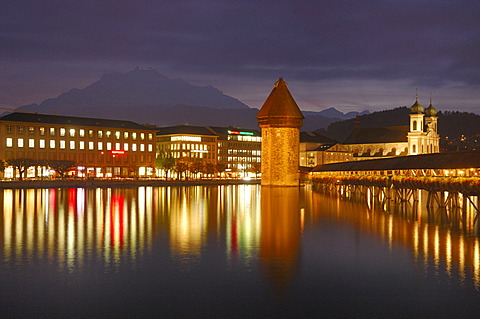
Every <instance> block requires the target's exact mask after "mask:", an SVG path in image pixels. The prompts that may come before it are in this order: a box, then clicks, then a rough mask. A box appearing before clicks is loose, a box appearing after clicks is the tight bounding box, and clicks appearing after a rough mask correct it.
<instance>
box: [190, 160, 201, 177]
mask: <svg viewBox="0 0 480 319" xmlns="http://www.w3.org/2000/svg"><path fill="white" fill-rule="evenodd" d="M188 169H189V171H190V172H191V173H192V174H193V175H194V176H195V178H197V179H198V173H201V172H203V171H204V170H205V164H204V163H203V162H201V161H194V162H190V165H189V166H188Z"/></svg>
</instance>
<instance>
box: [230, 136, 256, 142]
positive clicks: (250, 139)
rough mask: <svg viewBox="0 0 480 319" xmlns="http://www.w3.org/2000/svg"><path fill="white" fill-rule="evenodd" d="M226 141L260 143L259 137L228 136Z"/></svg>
mask: <svg viewBox="0 0 480 319" xmlns="http://www.w3.org/2000/svg"><path fill="white" fill-rule="evenodd" d="M228 140H229V141H230V140H231V141H242V142H261V141H262V137H261V136H248V135H245V136H244V135H229V136H228Z"/></svg>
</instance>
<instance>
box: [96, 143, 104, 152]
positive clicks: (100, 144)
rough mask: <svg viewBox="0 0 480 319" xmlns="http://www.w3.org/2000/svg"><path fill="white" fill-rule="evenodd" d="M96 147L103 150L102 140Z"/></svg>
mask: <svg viewBox="0 0 480 319" xmlns="http://www.w3.org/2000/svg"><path fill="white" fill-rule="evenodd" d="M97 147H98V150H99V151H101V150H103V142H98V144H97Z"/></svg>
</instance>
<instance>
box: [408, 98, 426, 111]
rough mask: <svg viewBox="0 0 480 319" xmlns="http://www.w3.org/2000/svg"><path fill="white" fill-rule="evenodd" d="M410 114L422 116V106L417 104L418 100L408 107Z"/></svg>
mask: <svg viewBox="0 0 480 319" xmlns="http://www.w3.org/2000/svg"><path fill="white" fill-rule="evenodd" d="M410 113H411V114H422V113H423V106H422V105H420V103H418V100H417V99H415V103H413V105H412V106H411V107H410Z"/></svg>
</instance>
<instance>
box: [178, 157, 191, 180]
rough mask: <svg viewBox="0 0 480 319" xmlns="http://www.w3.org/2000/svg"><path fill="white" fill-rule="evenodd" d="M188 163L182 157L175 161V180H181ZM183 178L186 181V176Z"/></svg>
mask: <svg viewBox="0 0 480 319" xmlns="http://www.w3.org/2000/svg"><path fill="white" fill-rule="evenodd" d="M189 163H190V161H188V159H186V158H184V157H182V158H179V159H178V160H177V161H176V163H175V167H174V170H175V171H176V172H177V178H178V179H181V178H182V175H183V173H186V172H187V171H188V167H189ZM185 178H187V179H188V177H187V176H185Z"/></svg>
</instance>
